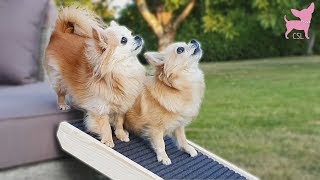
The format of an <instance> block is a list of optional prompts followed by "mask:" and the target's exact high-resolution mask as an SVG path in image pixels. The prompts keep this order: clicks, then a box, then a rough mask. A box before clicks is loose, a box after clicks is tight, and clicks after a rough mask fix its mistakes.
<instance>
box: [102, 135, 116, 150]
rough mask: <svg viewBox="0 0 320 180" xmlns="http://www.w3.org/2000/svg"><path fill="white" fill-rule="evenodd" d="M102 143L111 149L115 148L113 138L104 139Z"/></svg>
mask: <svg viewBox="0 0 320 180" xmlns="http://www.w3.org/2000/svg"><path fill="white" fill-rule="evenodd" d="M101 142H102V143H103V144H105V145H106V146H108V147H110V148H113V147H114V143H113V140H112V137H111V138H108V137H104V138H102V139H101Z"/></svg>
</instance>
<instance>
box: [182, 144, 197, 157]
mask: <svg viewBox="0 0 320 180" xmlns="http://www.w3.org/2000/svg"><path fill="white" fill-rule="evenodd" d="M184 150H185V151H186V152H187V153H188V154H190V156H191V157H195V156H197V155H198V152H197V151H196V149H194V147H192V146H190V145H188V146H187V147H185V148H184Z"/></svg>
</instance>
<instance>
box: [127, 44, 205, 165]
mask: <svg viewBox="0 0 320 180" xmlns="http://www.w3.org/2000/svg"><path fill="white" fill-rule="evenodd" d="M179 47H180V49H179V50H178V48H179ZM181 47H182V48H184V51H183V52H182V53H181ZM201 56H202V50H201V48H200V44H199V43H198V42H196V41H191V43H189V44H186V43H174V44H172V45H170V46H168V47H167V48H166V49H165V50H164V51H162V52H147V53H146V54H145V57H146V59H147V60H148V62H149V63H150V64H151V65H152V66H154V67H155V70H156V71H155V76H154V77H152V78H150V79H148V80H147V82H146V85H145V88H144V90H143V92H142V93H141V95H140V96H139V97H138V98H137V100H136V102H135V104H134V106H133V107H132V108H131V109H130V110H129V111H128V113H127V114H126V118H125V122H124V123H125V128H126V129H128V130H129V132H130V131H133V132H135V133H138V134H141V135H143V136H146V137H147V138H149V139H150V141H151V144H152V146H153V148H154V149H155V152H156V154H157V159H158V161H161V162H162V163H163V164H166V165H168V164H171V160H170V159H169V157H168V156H167V154H166V152H165V143H164V140H163V137H164V136H165V135H166V134H171V133H173V135H174V137H175V138H176V142H177V145H178V147H180V148H181V149H183V150H184V151H186V152H187V153H189V154H190V155H191V156H192V157H193V156H196V155H197V151H196V150H195V149H194V148H193V147H192V146H190V145H189V144H188V143H187V139H186V136H185V132H184V127H185V126H186V125H187V124H188V123H190V122H191V120H192V119H193V118H194V117H195V116H197V115H198V111H199V108H200V105H201V102H202V97H203V94H204V89H205V84H204V77H203V73H202V71H201V70H200V69H199V67H198V62H199V60H200V58H201Z"/></svg>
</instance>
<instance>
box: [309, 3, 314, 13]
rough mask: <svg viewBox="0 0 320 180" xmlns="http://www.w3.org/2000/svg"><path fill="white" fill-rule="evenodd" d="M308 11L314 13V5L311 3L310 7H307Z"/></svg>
mask: <svg viewBox="0 0 320 180" xmlns="http://www.w3.org/2000/svg"><path fill="white" fill-rule="evenodd" d="M308 10H309V11H310V12H311V13H313V11H314V3H311V4H310V6H309V7H308Z"/></svg>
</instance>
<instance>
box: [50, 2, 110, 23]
mask: <svg viewBox="0 0 320 180" xmlns="http://www.w3.org/2000/svg"><path fill="white" fill-rule="evenodd" d="M110 1H111V0H94V1H93V0H78V1H75V0H55V2H56V5H57V6H58V7H65V6H71V5H79V6H85V7H86V8H88V9H90V10H92V11H95V12H96V13H97V14H98V15H99V16H100V17H101V18H102V19H103V20H104V21H110V20H111V19H113V18H114V10H113V9H112V8H110V7H109V3H110Z"/></svg>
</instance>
